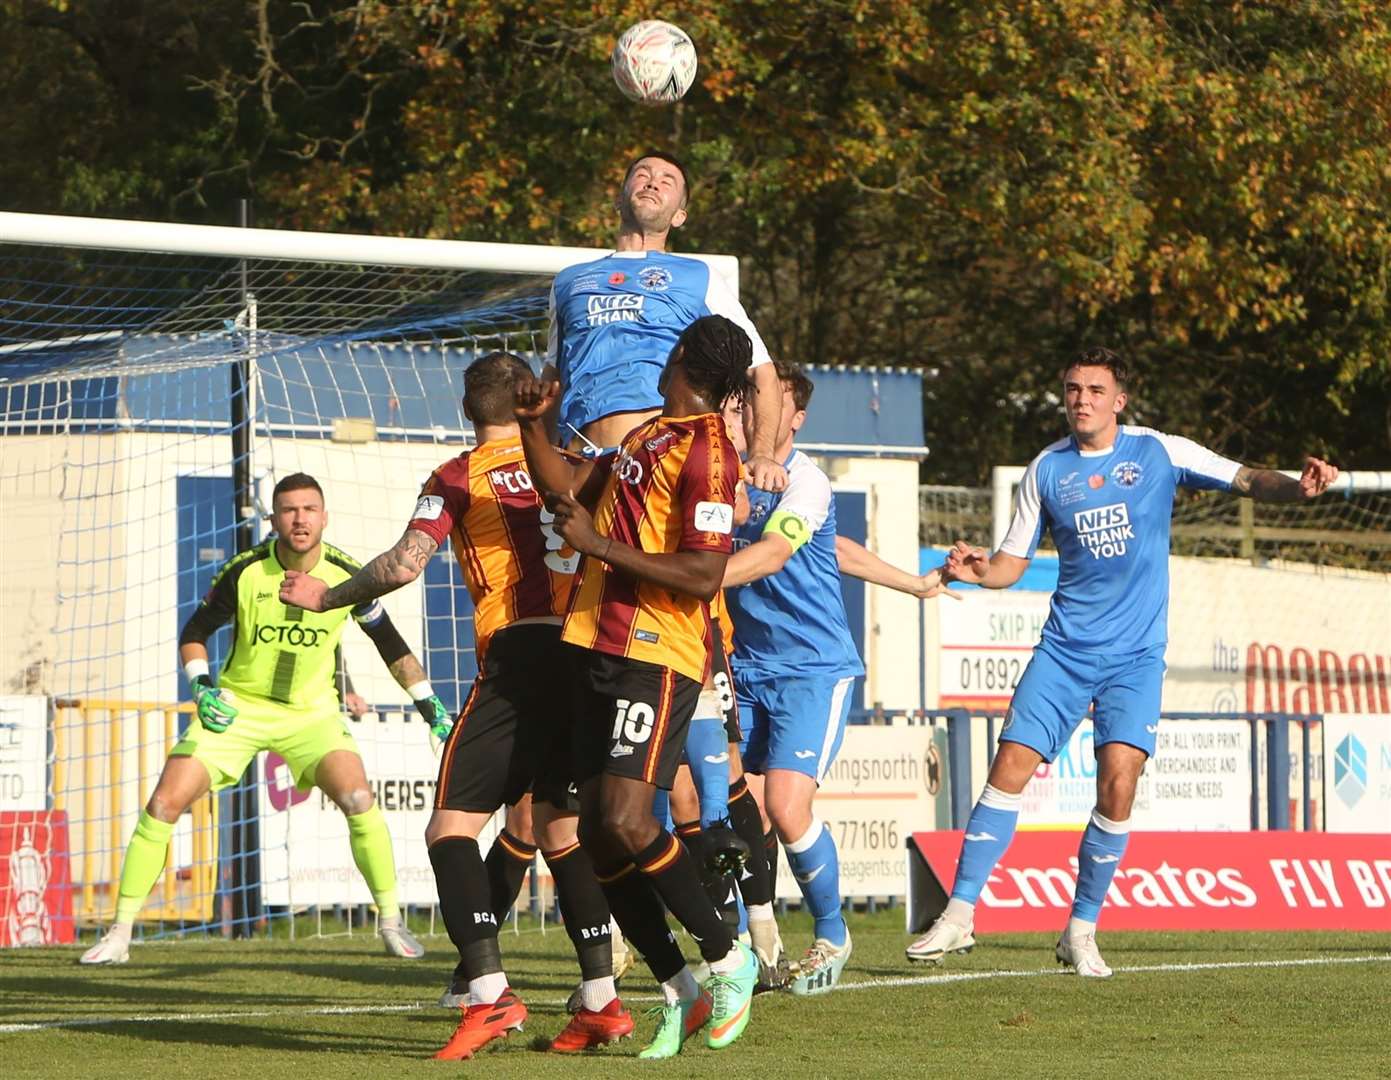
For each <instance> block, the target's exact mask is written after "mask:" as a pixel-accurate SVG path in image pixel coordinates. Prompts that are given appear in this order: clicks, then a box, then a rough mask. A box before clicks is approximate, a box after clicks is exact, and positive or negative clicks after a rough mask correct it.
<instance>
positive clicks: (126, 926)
mask: <svg viewBox="0 0 1391 1080" xmlns="http://www.w3.org/2000/svg"><path fill="white" fill-rule="evenodd" d="M134 928H135V924H134V923H128V922H114V923H112V924H111V926H110V928H109V929H108V930H107V931H106V936H107V937H111V936H112V935H113V934H114V935H115V936H116V937H123V938H125V939H126V940H127V941H129V940H130V934H131V931H132V930H133V929H134Z"/></svg>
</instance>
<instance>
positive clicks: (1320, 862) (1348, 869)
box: [909, 831, 1391, 933]
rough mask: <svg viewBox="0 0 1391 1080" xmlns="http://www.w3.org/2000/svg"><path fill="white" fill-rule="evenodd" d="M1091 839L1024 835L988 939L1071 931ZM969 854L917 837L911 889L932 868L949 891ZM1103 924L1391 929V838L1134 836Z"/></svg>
mask: <svg viewBox="0 0 1391 1080" xmlns="http://www.w3.org/2000/svg"><path fill="white" fill-rule="evenodd" d="M1080 839H1081V834H1080V833H1077V832H1072V831H1047V832H1021V833H1019V834H1018V835H1017V836H1015V838H1014V842H1013V843H1012V844H1011V845H1010V848H1009V851H1007V852H1006V853H1005V857H1004V859H1003V860H1001V862H1000V865H999V866H997V867H996V868H995V872H994V873H993V874H991V876H990V879H989V882H988V883H987V885H986V887H985V889H984V890H983V891H982V892H981V896H980V901H979V903H978V904H977V905H976V930H977V931H982V932H985V933H990V932H999V931H1013V930H1026V931H1032V930H1058V929H1060V928H1061V927H1062V926H1063V925H1064V923H1066V921H1067V916H1068V911H1069V909H1070V908H1071V906H1072V896H1073V893H1074V891H1075V890H1076V885H1077V844H1078V841H1079V840H1080ZM960 849H961V833H960V832H933V833H914V834H913V837H912V841H911V847H910V850H909V862H910V878H917V879H919V880H921V879H922V878H925V877H927V876H928V875H924V874H922V870H924V869H926V870H928V871H930V877H931V878H935V879H936V881H935V882H933V883H932V884H934V885H935V884H936V883H940V884H941V885H943V886H945V887H946V888H945V889H944V890H943V891H944V892H949V891H950V887H951V886H950V883H951V881H952V880H953V878H954V877H955V874H956V860H957V856H958V854H959V853H960ZM917 859H921V860H922V864H921V865H919V866H918V867H917V870H918V871H919V873H918V874H916V875H915V874H913V873H911V870H912V869H914V867H913V866H912V864H913V863H914V861H915V860H917ZM934 891H935V890H934ZM938 895H941V894H938ZM1101 918H1102V923H1103V925H1104V926H1105V927H1106V928H1107V929H1109V930H1386V929H1387V928H1388V927H1391V836H1388V835H1386V834H1384V833H1382V834H1377V833H1342V834H1332V833H1296V832H1249V833H1235V832H1136V833H1132V834H1131V836H1130V846H1129V848H1128V849H1127V850H1126V853H1125V857H1124V858H1123V859H1122V860H1121V864H1120V867H1119V868H1118V869H1117V871H1116V877H1115V880H1114V881H1113V882H1112V885H1111V889H1110V891H1109V892H1108V893H1107V895H1106V906H1105V909H1104V910H1103V911H1102V914H1101Z"/></svg>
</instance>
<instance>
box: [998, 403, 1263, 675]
mask: <svg viewBox="0 0 1391 1080" xmlns="http://www.w3.org/2000/svg"><path fill="white" fill-rule="evenodd" d="M1240 468H1241V465H1240V464H1239V463H1238V462H1235V461H1230V460H1228V459H1227V458H1224V457H1221V456H1219V455H1217V454H1214V453H1213V452H1212V451H1211V450H1207V449H1205V448H1203V447H1201V446H1199V445H1198V444H1197V443H1195V442H1193V441H1192V440H1191V439H1184V438H1180V437H1178V436H1175V435H1165V434H1164V433H1162V432H1158V431H1152V430H1150V429H1149V428H1143V427H1131V426H1129V425H1123V426H1121V428H1120V429H1119V431H1118V432H1117V434H1116V441H1115V444H1114V445H1113V446H1112V447H1111V448H1110V449H1108V450H1079V449H1078V447H1077V444H1076V443H1075V442H1074V441H1073V439H1072V437H1071V436H1069V437H1068V438H1066V439H1059V440H1058V441H1057V442H1055V443H1053V444H1052V445H1051V446H1049V447H1047V448H1046V449H1045V450H1044V451H1043V453H1041V454H1039V455H1038V457H1036V458H1034V460H1033V461H1032V462H1030V464H1029V468H1028V470H1027V471H1026V472H1025V474H1024V479H1023V480H1022V481H1021V482H1020V485H1019V497H1018V505H1017V506H1016V507H1015V512H1014V520H1013V522H1012V523H1011V524H1010V528H1009V532H1008V533H1007V534H1006V536H1005V539H1004V542H1003V543H1002V544H1001V545H1000V550H1001V551H1003V552H1004V553H1005V554H1007V555H1016V556H1018V557H1019V558H1021V559H1029V558H1032V557H1033V554H1034V551H1035V550H1036V549H1037V548H1038V542H1039V540H1040V538H1041V537H1042V535H1043V530H1044V529H1045V528H1047V529H1048V532H1049V534H1050V535H1051V536H1052V537H1053V543H1054V545H1055V546H1056V547H1057V549H1058V587H1057V589H1056V590H1055V591H1054V593H1053V601H1052V604H1051V606H1050V610H1049V613H1048V621H1047V622H1046V623H1044V626H1043V637H1044V638H1045V639H1046V640H1049V641H1052V642H1055V643H1057V644H1059V645H1064V646H1067V647H1068V648H1071V649H1078V650H1082V651H1084V652H1087V651H1090V652H1103V651H1104V652H1107V653H1111V654H1124V653H1135V652H1140V651H1141V650H1143V649H1146V648H1149V647H1150V646H1152V645H1162V644H1164V643H1165V642H1166V641H1167V640H1168V618H1169V527H1170V518H1171V517H1172V514H1173V507H1174V492H1175V490H1177V488H1178V487H1179V485H1180V484H1182V485H1184V486H1185V487H1192V488H1215V489H1219V490H1224V491H1225V490H1228V489H1230V488H1231V486H1232V481H1233V480H1234V479H1235V477H1236V473H1237V470H1238V469H1240Z"/></svg>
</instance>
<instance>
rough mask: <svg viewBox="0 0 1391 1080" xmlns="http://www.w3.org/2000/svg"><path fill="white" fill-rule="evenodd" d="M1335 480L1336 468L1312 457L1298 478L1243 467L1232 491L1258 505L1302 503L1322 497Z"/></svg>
mask: <svg viewBox="0 0 1391 1080" xmlns="http://www.w3.org/2000/svg"><path fill="white" fill-rule="evenodd" d="M1336 479H1338V468H1337V466H1336V465H1330V464H1328V462H1326V461H1323V460H1321V459H1319V458H1316V457H1311V458H1307V459H1306V460H1305V462H1304V471H1303V472H1301V473H1300V475H1299V476H1298V477H1294V476H1286V475H1285V474H1284V473H1282V472H1278V471H1277V470H1275V469H1253V468H1251V467H1250V466H1248V465H1243V466H1242V467H1241V468H1240V469H1239V470H1237V474H1236V478H1235V479H1234V480H1233V481H1232V490H1233V491H1234V492H1236V493H1237V494H1238V495H1246V496H1248V497H1249V498H1252V499H1255V500H1256V501H1257V502H1300V501H1302V500H1304V499H1312V498H1315V497H1317V496H1319V495H1322V494H1323V493H1324V492H1325V491H1327V490H1328V485H1329V484H1331V483H1333V481H1334V480H1336Z"/></svg>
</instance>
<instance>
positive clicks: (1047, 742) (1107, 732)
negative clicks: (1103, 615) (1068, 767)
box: [1000, 641, 1164, 762]
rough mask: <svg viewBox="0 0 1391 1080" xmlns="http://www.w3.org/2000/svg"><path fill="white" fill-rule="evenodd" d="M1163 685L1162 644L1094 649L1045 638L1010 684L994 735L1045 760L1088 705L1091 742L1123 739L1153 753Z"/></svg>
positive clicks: (1053, 754)
mask: <svg viewBox="0 0 1391 1080" xmlns="http://www.w3.org/2000/svg"><path fill="white" fill-rule="evenodd" d="M1163 689H1164V646H1163V645H1153V646H1151V647H1150V648H1148V649H1145V650H1144V651H1143V652H1139V653H1130V654H1128V655H1124V656H1097V655H1095V654H1092V653H1074V652H1069V651H1068V650H1066V649H1064V648H1061V647H1060V646H1058V645H1054V644H1052V643H1051V642H1046V641H1045V642H1043V643H1041V644H1040V645H1039V646H1038V647H1037V648H1035V649H1034V656H1033V659H1032V660H1030V661H1029V666H1028V667H1026V668H1025V669H1024V675H1023V677H1022V678H1021V679H1020V680H1019V685H1018V686H1017V687H1016V688H1015V691H1014V698H1013V700H1011V701H1010V703H1009V712H1007V713H1006V714H1005V726H1004V727H1003V728H1001V729H1000V741H1001V742H1015V743H1020V744H1022V745H1024V746H1027V747H1029V748H1031V749H1033V750H1037V751H1038V752H1039V753H1040V754H1042V755H1043V760H1044V761H1050V762H1051V761H1052V760H1053V759H1054V758H1056V757H1057V756H1058V753H1059V752H1060V751H1061V750H1062V748H1063V746H1064V745H1065V744H1066V743H1067V740H1068V737H1069V736H1070V735H1071V734H1072V733H1073V731H1075V730H1076V729H1077V725H1078V724H1080V723H1081V722H1082V721H1083V720H1084V719H1086V716H1087V711H1088V710H1089V709H1092V710H1094V713H1093V717H1092V727H1093V730H1094V731H1095V734H1096V739H1095V745H1096V746H1105V745H1106V744H1107V743H1113V742H1119V743H1126V744H1127V745H1129V746H1133V747H1135V748H1136V749H1139V750H1143V751H1144V752H1145V753H1146V754H1148V755H1149V756H1150V757H1153V756H1154V741H1155V735H1156V734H1157V733H1158V731H1159V698H1160V694H1161V693H1162V691H1163Z"/></svg>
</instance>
